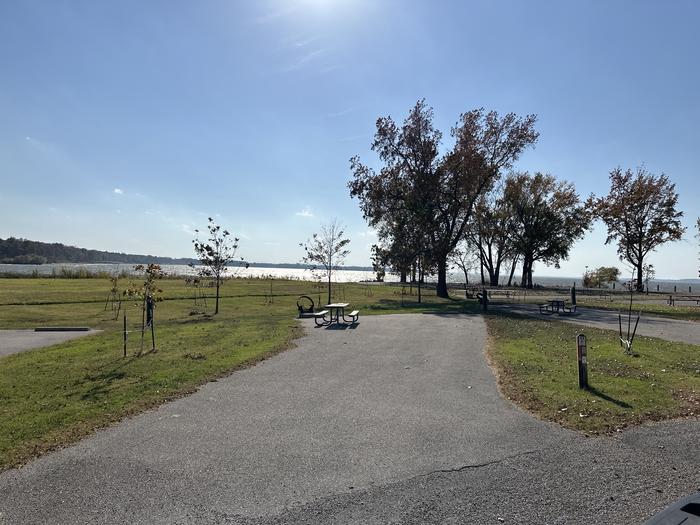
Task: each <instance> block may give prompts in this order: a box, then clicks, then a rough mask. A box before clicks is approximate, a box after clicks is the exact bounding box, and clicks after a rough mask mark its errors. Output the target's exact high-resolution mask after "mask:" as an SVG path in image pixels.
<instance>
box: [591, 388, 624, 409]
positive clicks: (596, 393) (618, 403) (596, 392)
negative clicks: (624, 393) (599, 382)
mask: <svg viewBox="0 0 700 525" xmlns="http://www.w3.org/2000/svg"><path fill="white" fill-rule="evenodd" d="M588 391H589V392H590V393H591V394H593V395H594V396H596V397H599V398H601V399H604V400H605V401H609V402H610V403H612V404H613V405H616V406H618V407H620V408H632V405H630V404H629V403H625V402H624V401H620V400H619V399H615V398H614V397H611V396H609V395H608V394H606V393H605V392H601V391H600V390H598V389H597V388H596V387H594V386H589V387H588Z"/></svg>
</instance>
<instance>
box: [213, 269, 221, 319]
mask: <svg viewBox="0 0 700 525" xmlns="http://www.w3.org/2000/svg"><path fill="white" fill-rule="evenodd" d="M220 285H221V281H220V280H219V278H218V277H217V278H216V306H215V307H214V314H215V315H216V314H218V313H219V286H220Z"/></svg>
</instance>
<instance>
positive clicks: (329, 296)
mask: <svg viewBox="0 0 700 525" xmlns="http://www.w3.org/2000/svg"><path fill="white" fill-rule="evenodd" d="M328 304H331V272H328Z"/></svg>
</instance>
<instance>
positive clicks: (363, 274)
mask: <svg viewBox="0 0 700 525" xmlns="http://www.w3.org/2000/svg"><path fill="white" fill-rule="evenodd" d="M62 268H65V269H67V270H79V269H83V270H86V271H88V272H94V273H97V272H107V273H112V274H117V273H120V272H122V271H125V272H131V271H132V270H133V264H71V263H60V264H40V265H32V264H0V274H2V273H14V274H25V275H26V274H32V272H37V274H38V275H53V274H54V273H58V272H60V271H61V269H62ZM162 268H163V270H164V271H165V272H166V273H168V274H170V275H179V276H186V275H193V274H194V273H195V271H196V270H193V269H192V268H191V267H189V266H187V265H184V264H171V265H168V264H165V265H162ZM229 275H235V276H237V277H249V278H261V279H262V278H273V279H298V280H317V279H318V278H319V273H318V272H314V271H313V270H308V269H302V268H272V267H262V266H256V267H250V268H231V270H230V272H229ZM374 278H375V274H374V272H372V271H368V270H335V271H334V272H333V281H334V282H362V281H372V280H374ZM469 279H470V282H473V283H475V284H477V283H478V282H479V277H478V276H477V275H470V277H469ZM384 280H385V281H386V282H398V280H399V277H398V276H397V275H392V274H387V275H386V278H385V279H384ZM427 280H428V281H429V282H431V281H434V280H435V278H434V277H428V278H427ZM507 280H508V278H507V276H506V277H505V278H502V279H501V282H502V284H505V282H506V281H507ZM533 280H534V282H535V283H536V284H540V285H542V286H566V287H568V286H571V285H572V284H573V283H574V282H575V283H576V286H578V287H581V278H580V277H567V276H562V277H549V276H534V278H533ZM448 281H449V282H452V283H463V282H464V274H463V273H462V272H461V271H460V272H451V273H448ZM514 281H515V282H516V283H517V282H519V277H518V276H517V275H516V277H515V278H514ZM657 285H658V286H659V291H662V292H672V291H673V290H674V287H676V289H677V291H678V292H683V293H686V292H687V291H688V287H689V286H690V287H691V290H693V291H694V293H698V292H700V280H698V279H689V280H678V281H675V280H661V279H660V280H653V281H650V283H649V288H650V290H652V291H654V290H656V287H657ZM620 286H621V284H618V285H617V287H618V289H619V287H620Z"/></svg>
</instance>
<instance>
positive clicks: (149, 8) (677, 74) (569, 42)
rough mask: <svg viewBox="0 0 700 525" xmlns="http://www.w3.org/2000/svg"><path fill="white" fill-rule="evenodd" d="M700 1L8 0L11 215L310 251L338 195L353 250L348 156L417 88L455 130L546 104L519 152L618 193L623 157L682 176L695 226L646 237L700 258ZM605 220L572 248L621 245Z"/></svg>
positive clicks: (297, 253)
mask: <svg viewBox="0 0 700 525" xmlns="http://www.w3.org/2000/svg"><path fill="white" fill-rule="evenodd" d="M698 20H700V3H699V2H695V1H693V0H689V1H681V0H677V1H673V2H658V1H653V2H652V1H649V2H647V1H637V0H634V1H633V0H629V1H622V0H620V1H609V0H606V1H585V2H584V1H581V2H561V1H554V0H552V1H528V2H522V1H515V0H514V1H498V0H494V1H482V2H468V1H447V0H444V1H441V0H434V1H428V0H425V1H417V0H416V1H411V0H403V1H401V0H385V1H382V0H377V1H369V0H290V1H282V0H259V1H253V0H249V1H235V0H201V1H197V2H189V1H176V0H167V1H166V0H162V1H158V0H153V1H149V2H142V1H132V0H122V1H120V2H99V1H98V2H95V1H93V0H86V1H81V0H73V1H65V0H44V1H36V0H22V1H20V0H7V1H4V2H0V237H2V238H5V237H9V236H15V237H24V238H29V239H33V240H40V241H47V242H63V243H66V244H70V245H75V246H80V247H85V248H93V249H100V250H110V251H123V252H131V253H148V254H155V255H166V256H173V257H191V256H193V255H194V253H193V251H192V242H191V241H192V238H193V231H194V229H195V228H203V227H204V226H205V225H206V221H207V217H209V216H213V217H214V218H215V219H216V220H217V221H218V222H219V223H220V224H222V225H223V226H224V227H226V228H228V229H229V230H230V231H232V232H233V233H234V234H235V235H237V236H239V237H240V239H241V240H240V256H241V257H243V258H245V259H246V260H249V261H255V262H299V261H300V260H301V258H302V257H303V251H302V249H301V248H300V247H299V243H300V242H303V241H305V240H306V239H307V238H308V237H310V236H311V234H312V233H313V232H315V231H318V230H319V228H320V225H321V224H322V223H324V222H327V221H328V220H330V219H331V218H333V217H336V218H338V220H339V221H341V222H342V223H343V224H345V226H346V232H347V234H348V236H349V238H350V239H351V244H350V249H351V251H352V253H351V254H350V256H349V257H348V258H347V263H348V264H352V265H369V264H370V260H369V247H370V246H371V245H372V244H373V243H375V242H376V236H375V234H374V232H373V231H372V230H371V229H370V228H368V226H367V224H366V223H365V222H364V220H363V218H362V214H361V212H360V210H359V207H358V203H357V201H356V200H353V199H351V198H350V196H349V192H348V190H347V182H348V181H349V180H350V177H351V173H350V169H349V159H350V157H352V156H353V155H359V156H360V157H361V159H362V160H363V161H364V162H365V163H366V164H368V165H370V166H373V167H379V166H380V164H379V161H378V159H377V157H376V155H375V154H374V153H373V152H372V151H371V149H370V144H371V140H372V136H373V134H374V129H375V128H374V126H375V121H376V119H377V118H378V117H379V116H386V115H390V116H392V117H393V118H394V119H395V120H397V121H401V120H403V118H404V117H405V116H406V114H407V112H408V110H409V109H410V108H411V107H412V106H413V105H414V104H415V103H416V101H417V100H418V99H422V98H425V99H426V101H427V103H428V104H429V105H430V106H432V107H433V108H434V110H435V123H436V125H437V126H438V127H439V128H440V129H442V130H443V132H444V135H445V147H448V146H449V129H450V127H451V126H453V125H454V124H455V122H456V121H457V119H458V117H459V115H460V113H462V112H465V111H468V110H471V109H474V108H478V107H484V108H486V109H487V110H491V109H493V110H496V111H498V112H499V113H507V112H510V111H512V112H515V113H517V114H520V115H525V114H530V113H535V114H537V115H538V122H537V126H536V127H537V130H538V131H539V132H540V139H539V141H538V143H537V145H536V147H535V148H534V149H531V150H528V151H527V152H526V153H525V154H524V155H523V156H522V157H521V159H520V160H519V161H518V163H517V164H516V166H515V167H516V169H518V170H529V171H531V172H534V171H541V172H546V173H551V174H552V175H554V176H556V177H557V178H559V179H563V180H568V181H571V182H573V183H574V184H575V186H576V188H577V191H578V192H579V194H580V195H581V196H582V197H587V196H588V195H589V194H591V193H596V194H598V195H601V194H605V193H607V189H608V173H609V171H610V170H612V169H613V168H615V167H617V166H621V167H622V168H632V169H635V168H636V167H637V166H640V165H644V166H645V167H646V169H647V170H649V171H651V172H653V173H656V174H660V173H665V174H666V175H668V176H669V177H670V179H671V180H672V181H673V182H674V183H675V184H676V188H677V191H678V193H679V194H680V198H679V208H680V209H681V210H682V211H683V212H684V214H685V216H684V219H683V221H684V224H685V225H686V226H687V227H688V232H687V233H686V236H685V239H684V240H682V241H680V242H676V243H672V244H667V245H664V246H662V247H661V248H659V249H658V250H657V251H656V252H655V253H653V254H652V255H651V256H650V257H649V262H651V263H653V264H654V265H655V267H656V270H657V277H660V278H692V277H697V260H698V254H697V251H698V249H697V241H696V240H695V238H694V233H695V232H694V230H693V224H694V223H695V220H696V218H697V217H698V216H700V199H698V197H699V196H700V189H699V188H698V184H699V183H700V174H699V173H698V171H699V167H700V132H698V128H697V123H698V122H700V67H698V56H700V32H698V31H697V22H698ZM604 242H605V229H604V227H603V225H602V224H601V223H596V225H595V226H594V228H593V230H592V231H591V232H589V233H588V234H587V235H586V237H585V239H583V240H582V241H580V242H578V243H577V244H576V245H575V247H574V248H573V249H572V251H571V254H570V258H569V260H568V261H563V262H562V264H561V268H560V269H556V268H553V267H546V266H543V265H538V266H536V267H535V279H536V277H537V275H543V276H544V275H558V276H579V275H581V274H582V273H583V271H584V268H585V267H586V266H590V267H591V268H593V267H598V266H604V265H617V266H618V267H620V268H623V267H624V266H623V265H621V264H620V262H619V261H618V259H617V256H616V248H615V246H614V245H607V246H606V245H605V244H604Z"/></svg>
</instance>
